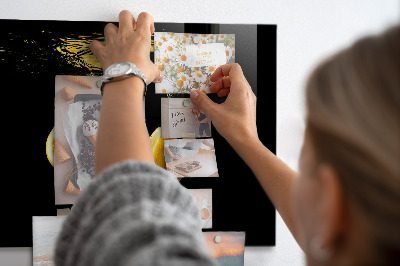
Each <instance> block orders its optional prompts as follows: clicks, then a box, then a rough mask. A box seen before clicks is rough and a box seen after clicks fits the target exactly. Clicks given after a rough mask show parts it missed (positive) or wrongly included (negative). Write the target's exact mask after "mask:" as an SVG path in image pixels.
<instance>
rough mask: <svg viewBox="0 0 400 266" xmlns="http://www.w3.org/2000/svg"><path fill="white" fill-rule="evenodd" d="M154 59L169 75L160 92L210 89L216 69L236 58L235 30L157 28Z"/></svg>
mask: <svg viewBox="0 0 400 266" xmlns="http://www.w3.org/2000/svg"><path fill="white" fill-rule="evenodd" d="M154 61H155V64H156V65H157V67H158V69H159V70H160V71H162V73H163V74H164V77H165V78H164V80H163V82H161V83H156V84H155V89H156V93H190V91H191V90H193V89H197V90H201V91H203V92H205V93H209V92H210V91H209V87H210V85H211V83H212V82H211V81H210V77H211V75H212V74H213V73H214V71H215V70H216V69H217V68H218V67H219V66H220V65H225V64H230V63H234V62H235V34H192V33H173V32H155V33H154Z"/></svg>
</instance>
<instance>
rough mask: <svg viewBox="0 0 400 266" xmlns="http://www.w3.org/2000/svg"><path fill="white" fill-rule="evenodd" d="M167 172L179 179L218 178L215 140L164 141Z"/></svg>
mask: <svg viewBox="0 0 400 266" xmlns="http://www.w3.org/2000/svg"><path fill="white" fill-rule="evenodd" d="M164 157H165V164H166V167H167V170H168V171H170V172H172V173H173V174H174V175H176V176H177V177H218V176H219V175H218V168H217V160H216V157H215V147H214V140H213V139H211V138H210V139H171V140H164Z"/></svg>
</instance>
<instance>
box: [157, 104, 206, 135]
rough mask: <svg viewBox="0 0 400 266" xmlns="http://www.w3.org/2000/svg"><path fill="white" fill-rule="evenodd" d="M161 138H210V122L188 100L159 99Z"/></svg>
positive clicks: (201, 111) (204, 114)
mask: <svg viewBox="0 0 400 266" xmlns="http://www.w3.org/2000/svg"><path fill="white" fill-rule="evenodd" d="M161 127H162V138H163V139H168V138H207V137H211V120H210V119H209V118H208V116H207V115H206V113H205V112H204V111H203V110H201V109H200V108H198V107H197V106H195V105H194V104H193V103H192V102H191V100H190V99H189V98H162V99H161Z"/></svg>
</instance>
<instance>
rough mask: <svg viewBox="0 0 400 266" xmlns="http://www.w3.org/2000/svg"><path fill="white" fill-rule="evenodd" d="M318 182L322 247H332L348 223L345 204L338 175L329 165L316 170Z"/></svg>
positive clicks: (319, 233)
mask: <svg viewBox="0 0 400 266" xmlns="http://www.w3.org/2000/svg"><path fill="white" fill-rule="evenodd" d="M317 178H318V180H319V183H320V188H321V190H320V199H321V201H320V203H319V210H318V212H319V219H320V223H319V228H318V235H319V236H320V237H321V241H322V243H321V244H322V248H324V249H331V250H332V249H334V248H335V246H336V245H337V244H338V241H339V240H340V236H341V235H342V234H343V233H344V231H345V230H346V228H347V225H348V223H347V222H348V217H347V215H346V212H347V210H346V204H345V197H344V193H343V188H342V185H341V182H340V180H339V176H338V174H337V172H336V171H335V169H334V168H333V167H331V166H330V165H327V164H324V165H321V166H320V167H319V169H318V172H317Z"/></svg>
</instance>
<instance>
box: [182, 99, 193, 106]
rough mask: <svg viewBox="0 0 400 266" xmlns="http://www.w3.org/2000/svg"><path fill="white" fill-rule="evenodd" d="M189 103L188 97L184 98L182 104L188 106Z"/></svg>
mask: <svg viewBox="0 0 400 266" xmlns="http://www.w3.org/2000/svg"><path fill="white" fill-rule="evenodd" d="M190 103H191V101H190V99H186V100H184V101H183V106H186V107H188V106H189V105H190Z"/></svg>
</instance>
